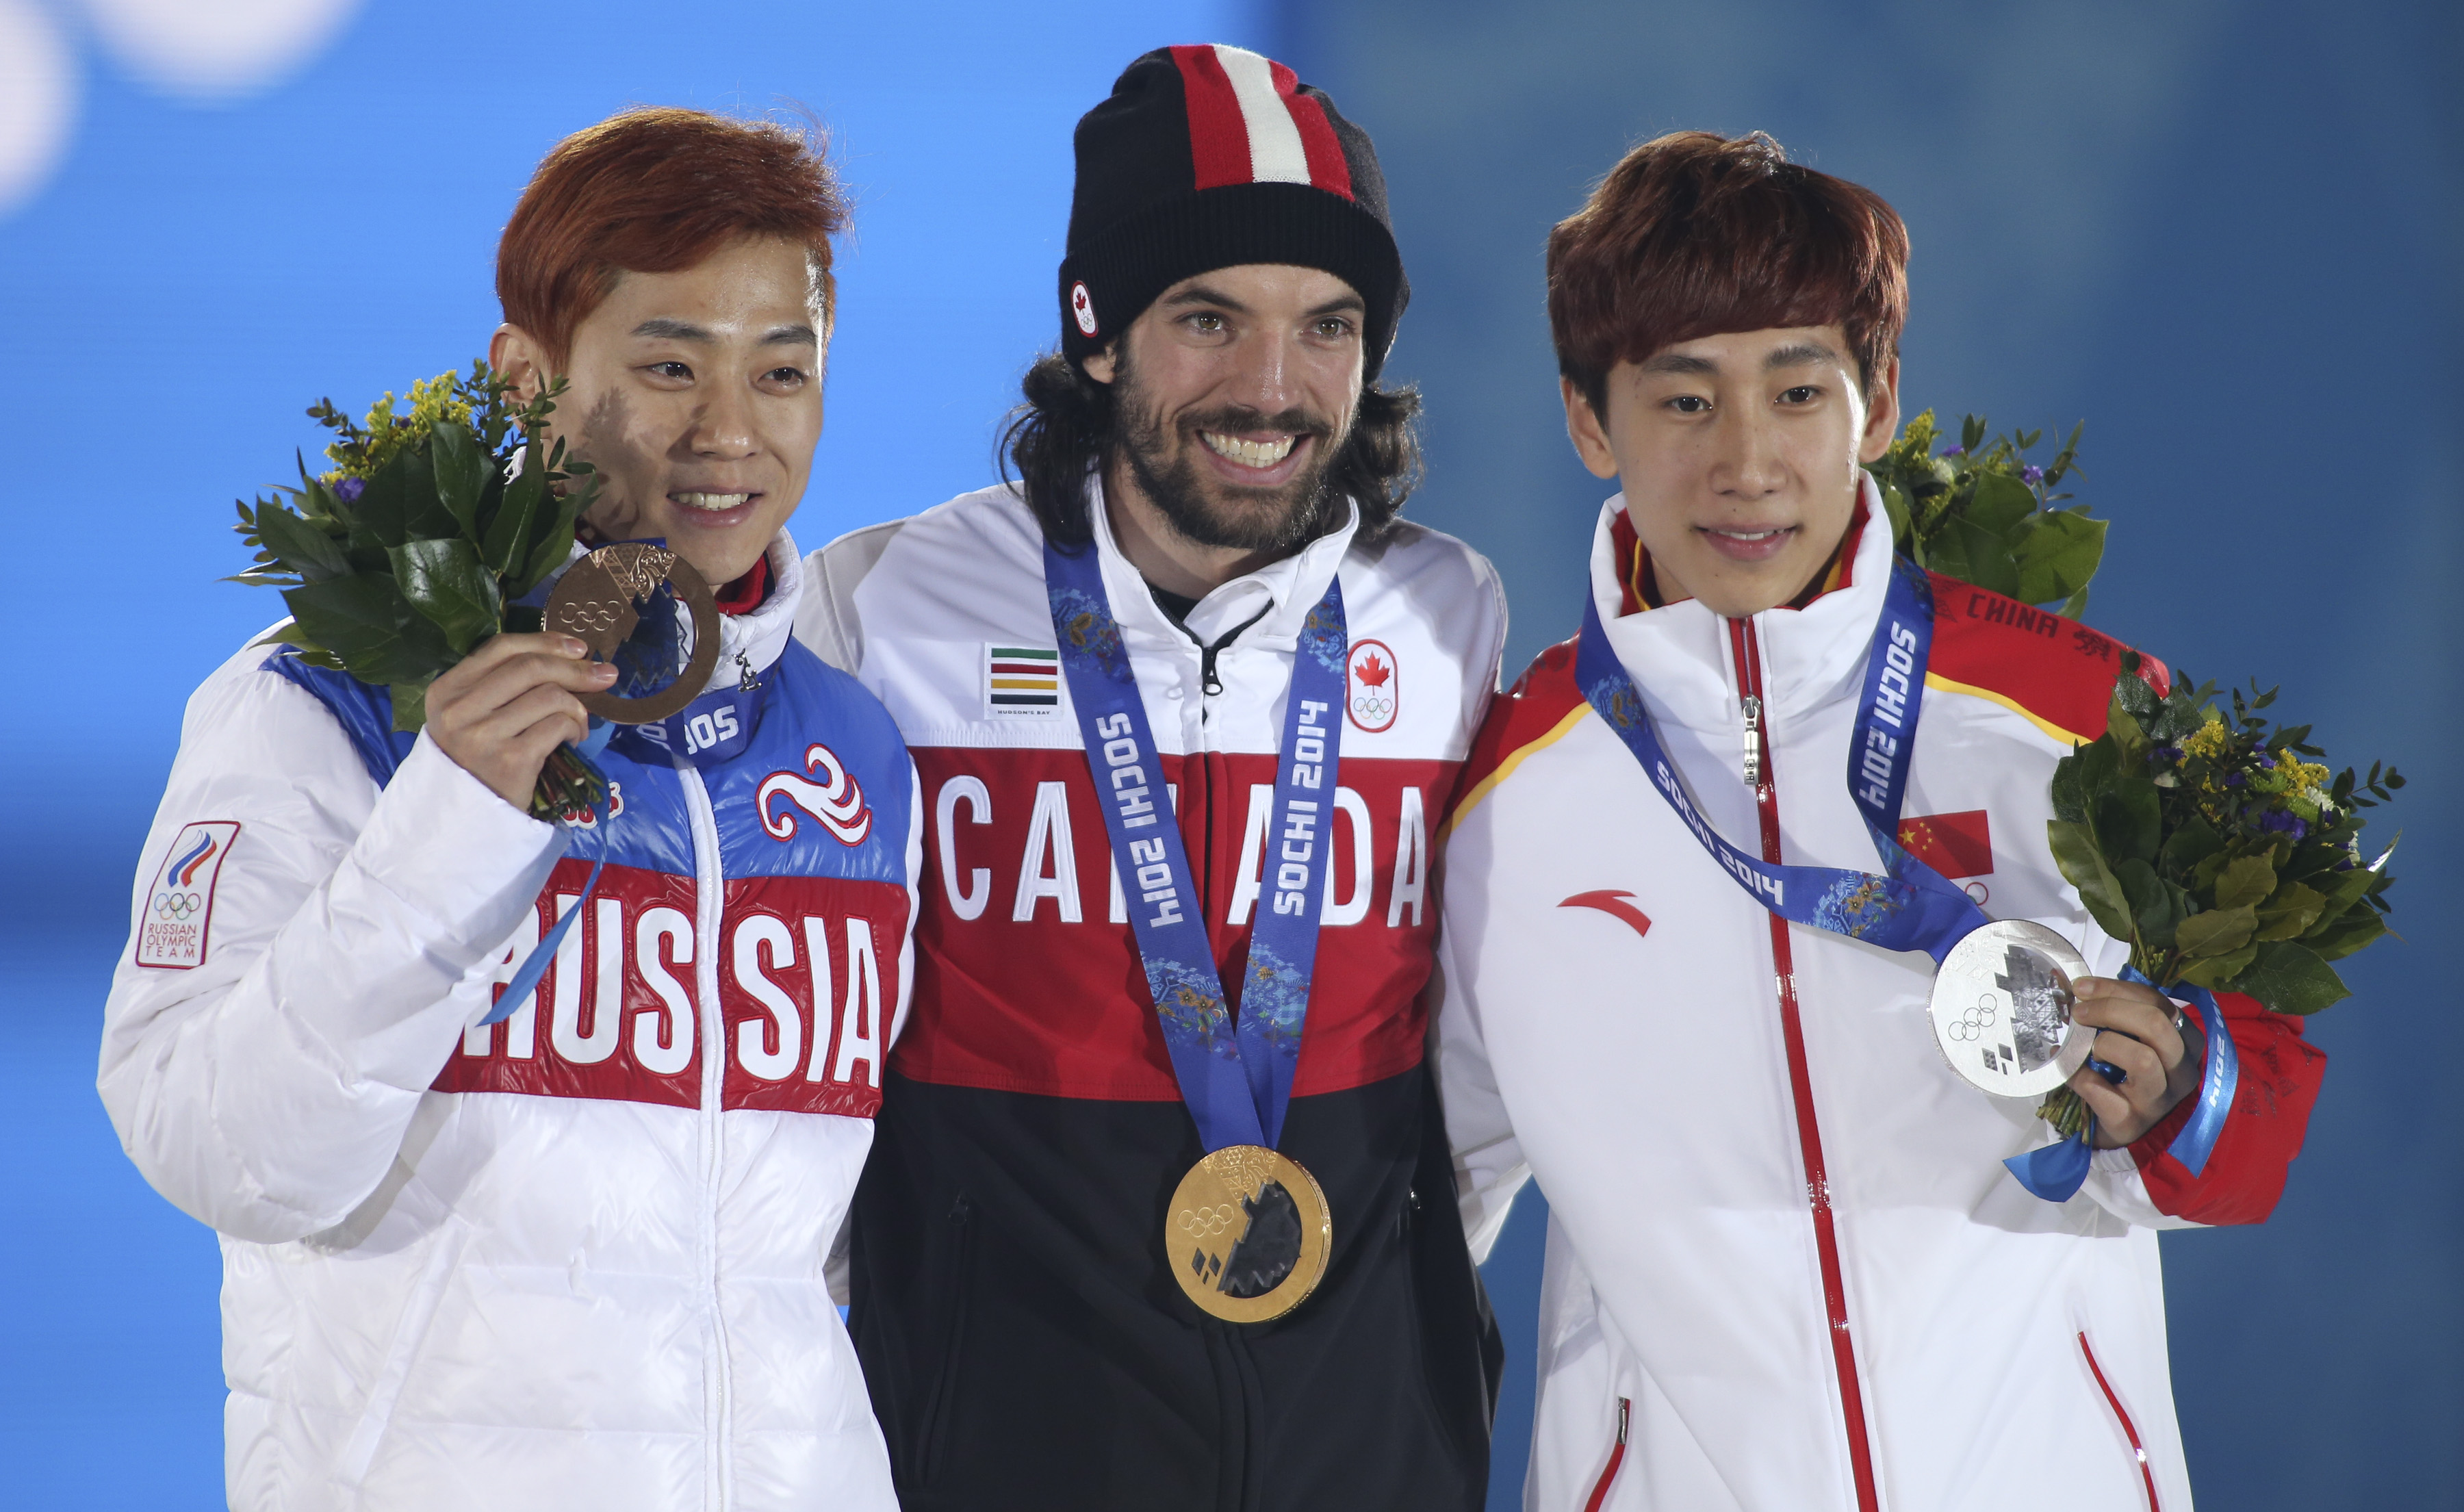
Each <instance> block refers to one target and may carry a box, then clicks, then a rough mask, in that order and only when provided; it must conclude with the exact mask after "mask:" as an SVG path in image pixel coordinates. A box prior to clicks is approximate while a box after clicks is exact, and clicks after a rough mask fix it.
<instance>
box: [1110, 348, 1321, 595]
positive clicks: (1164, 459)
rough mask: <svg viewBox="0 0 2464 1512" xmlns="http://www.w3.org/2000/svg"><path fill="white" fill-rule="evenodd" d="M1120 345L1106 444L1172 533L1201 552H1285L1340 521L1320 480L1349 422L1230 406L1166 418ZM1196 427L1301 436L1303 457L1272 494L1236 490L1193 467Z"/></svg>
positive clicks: (1306, 413) (1262, 490)
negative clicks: (1210, 548)
mask: <svg viewBox="0 0 2464 1512" xmlns="http://www.w3.org/2000/svg"><path fill="white" fill-rule="evenodd" d="M1127 344H1128V343H1126V342H1124V343H1123V347H1124V348H1125V349H1124V350H1123V352H1122V354H1121V361H1120V364H1119V370H1118V371H1117V372H1116V373H1115V374H1114V375H1113V383H1112V391H1113V396H1114V405H1115V408H1114V410H1113V413H1114V414H1115V415H1116V416H1118V419H1117V421H1116V422H1115V424H1114V428H1113V437H1112V444H1113V447H1114V449H1116V451H1117V452H1118V454H1119V456H1120V457H1121V459H1122V460H1123V461H1124V462H1127V463H1128V464H1129V468H1130V476H1131V477H1132V478H1133V479H1134V480H1135V481H1136V483H1137V485H1138V488H1139V489H1140V490H1141V491H1143V492H1144V493H1145V494H1146V496H1147V497H1148V499H1149V500H1151V501H1153V503H1154V504H1155V509H1156V511H1157V512H1158V513H1160V514H1161V515H1163V517H1164V519H1165V521H1166V522H1167V523H1169V524H1170V525H1171V526H1172V528H1173V530H1174V531H1175V532H1177V534H1179V535H1180V536H1181V537H1184V538H1186V539H1188V540H1190V541H1193V542H1195V543H1197V544H1198V545H1200V546H1219V547H1224V548H1228V549H1230V550H1234V551H1245V552H1258V551H1273V552H1287V551H1291V550H1293V549H1295V548H1297V547H1299V546H1302V545H1305V544H1307V543H1308V542H1309V541H1312V540H1315V539H1316V538H1317V537H1320V536H1323V535H1325V534H1326V533H1327V532H1328V531H1329V530H1331V529H1333V528H1334V526H1335V524H1336V523H1337V522H1338V521H1340V520H1341V519H1342V517H1343V499H1342V497H1341V496H1340V495H1339V494H1338V493H1336V492H1335V491H1334V490H1333V489H1332V488H1331V487H1329V486H1328V479H1327V474H1328V472H1329V471H1331V470H1332V468H1333V466H1334V459H1335V456H1336V454H1337V453H1339V452H1340V451H1341V450H1342V449H1343V445H1344V443H1345V442H1346V441H1348V440H1350V439H1351V434H1352V417H1351V416H1349V415H1347V416H1345V417H1344V418H1343V420H1342V422H1341V423H1340V424H1337V423H1336V422H1334V421H1331V420H1330V419H1328V418H1327V417H1326V416H1324V415H1320V414H1315V413H1312V412H1311V411H1309V410H1307V409H1302V408H1297V407H1295V408H1291V409H1286V410H1282V411H1280V412H1278V413H1275V414H1272V415H1269V414H1266V413H1265V412H1264V411H1262V410H1257V409H1252V408H1249V407H1247V406H1246V405H1229V406H1225V407H1223V408H1219V409H1209V410H1203V411H1198V412H1193V413H1190V414H1185V415H1182V416H1180V417H1179V418H1178V420H1177V421H1175V420H1172V419H1168V418H1167V417H1166V416H1165V415H1164V413H1163V409H1162V405H1159V404H1157V403H1156V402H1155V398H1154V396H1153V395H1151V394H1149V393H1148V392H1147V391H1146V390H1145V388H1144V387H1142V386H1141V385H1140V384H1139V383H1138V381H1137V375H1136V374H1135V372H1133V370H1132V368H1131V366H1130V363H1129V360H1128V358H1129V354H1128V352H1127V350H1126V347H1127ZM1201 430H1212V431H1216V432H1218V433H1226V434H1232V435H1239V434H1241V433H1242V432H1243V431H1252V430H1280V431H1284V432H1287V433H1288V434H1289V435H1291V436H1292V437H1293V445H1295V446H1297V445H1299V444H1300V438H1301V437H1304V436H1306V437H1308V438H1309V459H1308V461H1307V462H1306V463H1305V464H1304V465H1303V466H1302V468H1301V470H1300V471H1297V472H1295V473H1293V474H1292V476H1291V477H1290V478H1289V479H1288V480H1287V481H1286V482H1284V483H1282V484H1280V485H1278V486H1277V487H1274V488H1241V487H1239V486H1237V485H1231V484H1226V483H1223V482H1222V481H1221V480H1220V479H1217V478H1215V477H1212V476H1210V475H1209V474H1207V473H1206V472H1204V471H1201V470H1200V467H1199V458H1198V455H1197V453H1198V450H1199V449H1200V448H1202V447H1204V446H1205V445H1206V443H1205V442H1204V441H1202V440H1200V439H1199V431H1201Z"/></svg>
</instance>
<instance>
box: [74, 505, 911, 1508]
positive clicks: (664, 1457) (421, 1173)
mask: <svg viewBox="0 0 2464 1512" xmlns="http://www.w3.org/2000/svg"><path fill="white" fill-rule="evenodd" d="M769 560H770V565H771V568H772V571H773V574H774V581H775V584H776V585H775V587H774V589H773V591H772V593H771V595H770V598H769V599H768V601H767V602H766V603H763V604H762V605H761V606H760V607H759V608H758V609H756V610H754V611H753V612H751V613H748V614H744V615H741V616H737V617H734V618H731V619H729V620H728V621H726V622H725V625H724V636H725V640H724V642H723V645H722V648H721V654H720V657H719V667H720V668H721V670H720V673H719V675H718V676H717V678H715V680H714V683H713V688H712V690H710V691H709V692H708V693H706V696H705V698H704V700H703V701H702V702H701V703H697V704H696V705H695V706H694V709H695V710H704V709H710V710H714V711H715V709H716V708H717V707H720V706H726V705H732V704H736V703H737V702H738V700H736V699H734V698H731V697H730V696H728V695H729V694H730V693H731V691H732V690H735V689H736V688H737V684H738V682H739V679H740V677H741V675H742V668H751V669H752V670H753V671H754V672H755V673H756V674H758V676H759V680H760V682H761V685H762V686H761V689H760V690H759V693H758V694H755V695H753V696H752V698H751V699H750V701H749V703H748V704H746V705H745V707H744V708H743V709H742V711H741V715H740V717H739V719H738V721H737V722H738V723H739V724H740V725H743V726H748V727H749V728H745V729H741V730H739V731H738V733H737V736H736V738H735V739H733V740H726V739H725V738H724V736H725V732H724V730H723V729H721V728H718V727H717V725H718V722H716V721H713V727H712V728H710V729H705V730H701V731H699V732H698V734H699V735H700V736H701V737H703V738H706V737H709V736H712V735H717V736H720V737H721V739H722V742H723V743H722V744H721V745H720V747H719V749H718V750H717V751H716V752H714V753H703V755H702V759H703V763H704V764H702V765H700V766H698V767H695V766H693V765H692V764H690V763H689V762H688V761H686V760H683V759H677V760H674V761H672V762H646V761H642V760H635V759H631V758H628V757H627V756H625V755H623V754H622V752H621V751H620V750H618V749H616V748H614V747H611V748H610V749H609V750H608V751H606V752H605V754H604V755H603V756H601V758H600V763H601V766H602V768H603V770H605V772H606V773H607V775H608V777H609V778H611V779H612V782H613V784H614V786H615V788H616V790H617V796H618V799H619V800H620V804H621V806H619V807H618V808H617V811H616V812H614V813H612V814H611V815H610V817H609V819H608V820H607V822H605V824H604V825H600V824H598V823H596V822H593V823H591V824H588V825H576V826H573V827H572V828H571V829H570V830H569V831H568V830H567V829H566V828H563V827H560V826H557V825H553V824H546V823H541V822H537V821H535V820H532V819H531V818H529V817H528V816H527V815H525V814H522V813H520V812H517V810H516V809H515V808H514V807H513V806H512V805H510V804H508V803H506V802H505V801H504V800H502V799H500V798H498V797H497V796H496V795H495V793H493V792H491V791H490V790H489V789H488V788H486V787H485V786H483V785H482V784H481V783H480V782H479V781H478V780H477V779H475V778H473V777H471V776H470V775H469V774H468V773H466V772H464V771H463V770H462V769H461V768H460V767H459V766H457V765H455V764H454V763H453V761H452V760H451V758H450V757H448V756H445V754H444V753H443V752H442V751H440V750H438V749H437V747H436V746H435V745H434V743H433V742H432V741H430V740H429V738H428V737H427V736H425V735H422V736H420V737H418V738H417V739H416V740H412V739H410V738H408V737H401V736H396V735H394V734H392V733H391V731H390V728H389V725H390V715H389V706H388V704H387V702H386V699H385V694H384V693H383V691H382V690H376V689H370V688H366V687H364V686H363V685H361V684H358V683H356V682H354V681H352V680H351V679H348V678H345V677H341V676H340V675H337V674H324V673H318V672H313V671H307V670H305V669H303V668H299V667H298V666H297V663H296V661H292V662H289V663H288V664H287V665H286V662H285V659H284V658H282V657H279V656H277V657H276V658H274V659H272V660H269V658H268V656H267V653H266V651H265V650H264V649H263V648H262V647H255V648H252V649H248V650H243V651H241V652H240V653H239V654H238V655H236V656H234V657H233V658H231V661H230V662H228V663H226V664H225V665H224V666H223V667H222V668H221V669H220V670H218V671H217V672H215V673H214V674H213V676H212V677H210V678H209V680H208V681H207V682H206V684H205V686H204V687H203V688H201V689H200V690H198V691H197V693H196V695H195V696H194V697H193V698H191V699H190V701H189V704H188V710H187V719H186V721H185V724H184V726H183V728H182V732H181V745H180V754H179V757H178V759H177V761H176V762H175V764H174V766H173V768H172V773H171V780H170V785H169V789H168V791H167V792H166V793H165V796H164V800H163V806H162V808H161V810H160V812H159V813H158V814H157V815H156V817H155V822H154V827H153V832H152V834H151V835H150V836H149V837H148V839H147V842H146V845H145V850H144V854H143V860H142V863H141V865H140V867H139V871H138V877H137V883H138V888H137V892H136V896H135V900H134V904H133V908H132V916H133V922H132V938H131V942H130V946H129V950H128V952H127V953H125V954H123V955H122V957H121V963H120V967H119V971H118V975H117V976H116V978H115V980H114V982H113V986H112V993H111V999H110V1004H109V1007H108V1009H107V1010H106V1020H105V1026H104V1031H103V1042H102V1058H101V1072H100V1077H99V1085H100V1088H101V1092H102V1097H103V1102H104V1104H105V1105H106V1106H107V1107H108V1108H109V1110H110V1113H111V1118H112V1122H113V1124H114V1125H115V1126H116V1127H117V1128H118V1129H119V1131H120V1137H121V1144H122V1145H123V1146H124V1147H125V1148H126V1150H128V1153H129V1157H130V1158H131V1159H133V1160H134V1161H136V1163H137V1165H138V1167H139V1169H140V1170H142V1171H143V1172H144V1174H145V1177H146V1179H147V1180H148V1181H150V1182H152V1183H153V1184H154V1186H155V1188H156V1190H158V1191H160V1192H161V1193H162V1194H164V1195H165V1196H166V1197H168V1198H170V1199H171V1201H173V1202H174V1203H176V1204H178V1205H179V1207H180V1208H181V1209H182V1210H184V1211H186V1212H187V1213H188V1214H190V1215H192V1216H195V1217H197V1218H198V1219H200V1220H202V1221H204V1222H206V1223H209V1224H211V1225H212V1226H213V1227H214V1228H215V1229H216V1230H217V1231H219V1233H220V1234H221V1235H222V1246H223V1265H224V1285H223V1331H224V1346H223V1350H224V1371H225V1375H226V1377H227V1379H228V1381H229V1384H230V1388H231V1396H230V1398H229V1404H228V1411H227V1418H226V1422H227V1440H228V1466H227V1477H228V1490H229V1495H230V1501H231V1505H232V1506H233V1507H235V1508H245V1509H260V1508H264V1509H272V1508H283V1509H290V1508H325V1507H353V1508H405V1509H409V1508H419V1509H428V1508H436V1507H444V1506H451V1507H454V1508H457V1509H479V1508H493V1507H502V1508H509V1509H510V1508H522V1509H526V1512H527V1509H538V1508H550V1507H575V1508H582V1507H587V1508H591V1509H593V1512H599V1509H609V1508H660V1509H666V1508H686V1507H691V1508H695V1509H717V1508H732V1507H748V1508H750V1507H784V1506H797V1507H829V1508H834V1509H835V1508H849V1509H869V1508H882V1509H887V1508H890V1507H891V1506H892V1505H893V1501H892V1497H891V1485H890V1472H889V1464H888V1461H887V1458H886V1457H885V1454H884V1450H883V1445H882V1439H881V1435H880V1431H879V1430H878V1429H877V1428H876V1427H875V1425H874V1422H873V1418H872V1413H871V1410H870V1407H869V1402H868V1399H867V1396H866V1392H865V1388H864V1382H863V1379H862V1377H861V1375H860V1374H859V1372H858V1370H857V1367H856V1360H855V1355H854V1353H853V1351H852V1350H851V1348H849V1346H848V1343H847V1333H846V1330H845V1328H844V1327H843V1326H842V1325H841V1323H840V1321H839V1314H838V1310H837V1307H836V1305H835V1304H834V1303H833V1301H832V1299H831V1296H830V1294H829V1289H828V1286H827V1283H826V1282H825V1262H826V1259H827V1252H828V1249H829V1246H830V1243H831V1240H832V1238H833V1237H834V1236H835V1235H836V1233H837V1231H838V1229H839V1226H840V1223H841V1220H842V1218H843V1217H844V1216H845V1214H846V1212H847V1201H848V1197H849V1195H850V1194H851V1193H852V1191H853V1189H854V1187H855V1181H856V1175H857V1172H859V1171H860V1170H861V1168H862V1167H863V1165H864V1160H865V1155H866V1152H867V1150H869V1147H870V1145H871V1140H872V1122H871V1119H872V1114H873V1111H874V1109H875V1108H876V1107H878V1105H879V1102H880V1091H879V1088H880V1086H881V1083H882V1074H881V1072H882V1063H883V1061H884V1059H885V1058H886V1056H887V1054H888V1052H889V1048H890V1045H891V1041H893V1040H894V1039H895V1038H896V1037H897V1033H898V1030H899V1028H900V1026H901V1024H902V1022H903V1020H904V1019H905V1016H906V1008H907V998H908V988H909V981H910V975H911V965H910V957H909V949H908V947H909V936H910V931H911V928H912V921H913V917H914V911H915V910H914V884H915V874H916V866H917V860H918V856H919V850H918V839H917V837H918V830H917V825H916V822H915V817H916V801H915V790H914V781H915V778H914V768H913V764H912V763H911V762H910V760H909V758H908V756H907V750H906V747H905V746H904V744H902V743H901V741H900V739H899V736H898V733H897V731H896V729H895V728H894V727H893V726H892V725H891V721H890V718H889V716H888V715H887V714H886V713H885V712H883V710H882V708H881V706H880V705H879V704H878V703H876V702H875V701H874V700H873V699H872V697H871V696H870V695H869V694H868V693H866V692H865V691H864V690H862V689H861V688H859V687H858V686H857V685H856V683H855V682H854V680H853V679H851V678H848V677H847V676H844V675H843V674H841V673H839V672H838V671H836V670H834V669H832V668H827V667H825V666H824V665H823V664H822V663H821V662H820V661H819V660H818V659H817V658H815V657H814V656H813V655H812V654H811V653H809V652H807V651H805V650H804V649H803V647H801V646H797V645H795V644H794V643H793V642H792V641H791V640H790V639H789V629H790V626H791V625H792V624H793V621H794V617H795V611H796V607H797V603H798V600H799V598H800V596H801V594H802V592H803V564H802V562H801V560H800V559H799V558H798V556H797V553H796V549H795V546H794V544H793V542H792V541H790V540H789V539H788V538H787V537H785V535H784V534H781V537H779V539H778V540H777V541H775V542H774V543H773V544H772V547H771V550H770V553H769ZM739 652H741V653H742V657H743V662H742V664H741V667H740V666H739V663H738V660H737V653H739ZM673 726H674V728H676V729H678V730H680V731H682V730H690V729H692V728H693V711H688V712H687V713H686V714H684V715H680V716H678V718H677V719H676V720H675V721H673ZM703 738H695V737H693V736H690V735H689V736H688V737H687V740H686V743H687V744H692V745H699V744H702V743H703ZM637 749H638V748H637ZM602 844H605V854H606V858H607V864H606V867H605V872H604V873H603V874H602V876H601V877H600V880H599V885H598V887H597V890H596V892H595V893H594V894H593V895H592V896H591V898H590V899H589V901H588V902H587V903H586V904H585V905H583V908H584V909H585V911H584V913H583V917H582V918H581V919H580V920H578V921H577V923H576V927H575V928H574V929H572V930H570V931H568V932H567V933H566V935H565V937H564V940H563V943H562V944H561V947H560V949H559V952H558V954H557V957H556V961H555V964H554V965H553V966H552V967H551V968H550V970H549V971H548V973H547V975H546V977H545V978H544V979H543V980H542V981H541V982H540V984H539V989H538V991H537V993H536V995H535V997H534V998H533V1000H532V1001H531V1002H529V1003H527V1004H525V1005H523V1006H522V1007H521V1008H520V1009H519V1011H517V1012H516V1013H515V1014H513V1015H512V1016H511V1017H510V1018H509V1019H506V1020H505V1021H503V1022H501V1023H498V1024H495V1025H487V1026H479V1025H477V1024H476V1020H478V1019H481V1018H482V1017H484V1016H485V1015H486V1014H487V1012H488V1009H489V1005H490V1004H491V1002H492V1001H493V1000H494V999H495V996H496V991H495V989H496V986H497V985H498V984H502V983H504V982H505V981H507V980H508V979H509V978H510V977H511V976H512V975H513V971H514V967H515V964H516V963H517V962H518V961H519V960H520V959H521V958H522V957H523V956H525V955H527V954H528V953H529V950H530V947H531V945H532V944H533V943H534V942H536V941H537V940H538V939H539V937H540V934H541V931H543V930H544V929H545V928H546V927H547V926H548V925H549V923H550V921H551V920H553V919H554V918H555V917H557V916H559V915H560V914H561V913H562V912H564V911H566V910H569V909H573V908H574V907H575V903H574V899H575V898H576V896H577V895H578V894H580V893H581V891H582V887H583V877H584V876H585V875H586V874H587V872H588V869H589V865H590V862H591V861H592V860H594V859H595V858H596V857H597V856H598V855H599V854H600V847H601V846H602Z"/></svg>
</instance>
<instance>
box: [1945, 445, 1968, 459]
mask: <svg viewBox="0 0 2464 1512" xmlns="http://www.w3.org/2000/svg"><path fill="white" fill-rule="evenodd" d="M1942 454H1943V455H1944V456H1947V457H1964V456H1966V455H1968V449H1967V448H1966V447H1945V448H1944V449H1943V451H1942Z"/></svg>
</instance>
